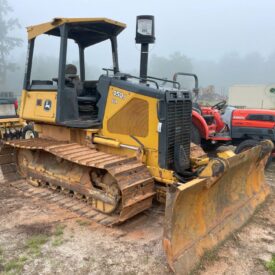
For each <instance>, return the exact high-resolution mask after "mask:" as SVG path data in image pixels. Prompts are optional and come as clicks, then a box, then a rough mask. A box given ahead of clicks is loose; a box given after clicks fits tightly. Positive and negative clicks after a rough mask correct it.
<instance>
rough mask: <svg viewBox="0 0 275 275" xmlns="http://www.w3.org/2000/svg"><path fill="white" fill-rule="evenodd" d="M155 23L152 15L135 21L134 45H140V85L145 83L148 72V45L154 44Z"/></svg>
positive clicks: (139, 17)
mask: <svg viewBox="0 0 275 275" xmlns="http://www.w3.org/2000/svg"><path fill="white" fill-rule="evenodd" d="M155 39H156V38H155V21H154V16H153V15H139V16H137V21H136V44H141V53H140V71H139V77H140V78H141V79H140V82H141V83H145V82H146V78H147V70H148V54H149V44H153V43H155Z"/></svg>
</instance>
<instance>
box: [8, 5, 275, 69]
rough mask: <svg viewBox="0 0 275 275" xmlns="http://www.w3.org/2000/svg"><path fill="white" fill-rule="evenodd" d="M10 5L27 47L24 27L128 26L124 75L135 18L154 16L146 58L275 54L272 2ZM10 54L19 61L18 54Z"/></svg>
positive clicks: (122, 47) (133, 60)
mask: <svg viewBox="0 0 275 275" xmlns="http://www.w3.org/2000/svg"><path fill="white" fill-rule="evenodd" d="M9 3H10V5H11V6H12V7H13V9H14V12H13V16H15V17H17V18H18V20H19V22H20V24H21V26H22V28H21V29H20V30H16V31H15V33H16V34H17V35H18V36H20V37H21V38H23V39H24V40H25V41H26V30H25V28H24V27H26V26H29V25H35V24H39V23H42V22H47V21H51V19H52V18H54V17H108V18H111V19H115V20H118V21H121V22H124V23H126V24H127V29H126V30H125V31H124V32H122V34H121V35H120V36H119V40H118V41H119V57H120V64H121V65H122V66H121V67H122V68H123V69H124V70H129V69H134V68H137V67H138V66H139V50H138V46H136V45H135V41H134V38H135V18H136V16H137V15H141V14H152V15H155V21H156V44H155V45H154V46H153V47H152V48H151V52H150V54H156V55H162V56H167V55H169V54H171V53H173V52H175V51H179V52H181V53H182V54H185V55H187V56H188V57H190V58H192V59H205V60H217V59H219V58H220V57H221V56H222V55H223V54H224V53H227V52H237V53H239V54H240V55H245V54H247V53H251V52H259V53H260V54H261V55H263V56H268V55H269V54H271V53H272V52H274V50H275V35H274V32H275V19H274V18H275V16H274V15H275V1H274V0H273V1H272V0H262V1H260V0H250V1H248V0H246V1H244V0H243V1H240V0H227V1H226V0H192V1H190V0H189V1H186V0H183V1H180V0H178V1H176V0H170V1H164V0H160V1H157V0H138V1H132V0H128V1H127V0H114V1H112V0H100V1H99V0H97V1H94V0H78V1H75V0H74V1H72V0H55V1H52V0H48V1H38V0H24V1H18V0H9ZM44 49H45V48H44ZM49 51H50V49H49ZM23 52H25V49H24V51H23ZM14 54H15V55H21V54H22V49H19V50H17V52H15V53H14ZM46 54H47V53H46ZM50 54H51V52H49V55H50ZM103 58H104V57H103Z"/></svg>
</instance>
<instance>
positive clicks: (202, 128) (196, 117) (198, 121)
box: [192, 110, 209, 140]
mask: <svg viewBox="0 0 275 275" xmlns="http://www.w3.org/2000/svg"><path fill="white" fill-rule="evenodd" d="M192 123H193V125H195V126H196V127H197V128H198V130H199V132H200V135H201V137H202V138H203V139H206V140H207V139H209V129H208V125H207V123H206V122H205V120H204V118H203V117H202V116H201V115H200V114H199V113H198V112H196V111H194V110H193V111H192Z"/></svg>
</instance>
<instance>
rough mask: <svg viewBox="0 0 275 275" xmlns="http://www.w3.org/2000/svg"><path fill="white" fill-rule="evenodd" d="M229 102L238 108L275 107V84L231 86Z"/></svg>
mask: <svg viewBox="0 0 275 275" xmlns="http://www.w3.org/2000/svg"><path fill="white" fill-rule="evenodd" d="M228 104H229V105H232V106H234V107H237V108H257V109H275V84H270V85H234V86H231V87H230V88H229V93H228Z"/></svg>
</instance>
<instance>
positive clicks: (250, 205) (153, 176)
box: [0, 16, 272, 274]
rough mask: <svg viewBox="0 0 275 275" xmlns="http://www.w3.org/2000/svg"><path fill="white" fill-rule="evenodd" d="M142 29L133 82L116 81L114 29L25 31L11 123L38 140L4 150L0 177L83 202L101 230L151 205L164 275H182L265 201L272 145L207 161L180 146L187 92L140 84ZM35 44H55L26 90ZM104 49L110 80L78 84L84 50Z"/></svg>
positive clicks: (69, 25) (95, 25) (186, 129)
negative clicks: (27, 124) (47, 68)
mask: <svg viewBox="0 0 275 275" xmlns="http://www.w3.org/2000/svg"><path fill="white" fill-rule="evenodd" d="M151 19H152V18H151V17H148V16H147V17H140V18H138V22H137V23H138V24H137V33H138V36H137V41H140V42H141V44H142V49H143V50H142V57H141V75H140V77H133V76H130V75H128V74H123V73H120V72H119V65H118V52H117V36H118V34H119V33H120V32H121V31H122V30H123V29H124V28H125V27H126V26H125V25H124V24H122V23H119V22H117V21H113V20H109V19H105V18H83V19H80V18H71V19H67V18H56V19H54V20H53V21H52V22H49V23H45V24H41V25H37V26H32V27H29V28H28V45H29V47H28V57H27V66H26V73H25V80H24V87H23V91H22V103H21V104H22V105H21V109H20V117H21V118H23V119H26V120H31V121H34V122H35V130H36V131H37V132H38V136H39V137H38V138H34V139H32V140H16V141H6V142H5V146H4V147H3V149H2V152H1V154H2V155H1V156H0V157H1V160H2V159H5V162H4V164H3V165H2V170H3V167H4V166H7V165H9V167H11V169H9V170H7V169H6V170H5V171H8V172H4V176H5V180H6V181H10V180H14V171H15V169H16V167H18V173H19V174H20V176H21V177H23V178H25V179H26V180H28V182H30V183H31V184H34V185H39V186H45V187H51V188H52V189H55V192H56V190H59V191H60V192H66V193H69V194H71V196H74V197H75V198H76V199H77V198H81V199H82V200H85V201H86V202H87V204H88V205H90V206H91V207H93V208H94V209H96V210H98V211H100V212H101V213H102V214H104V215H105V218H104V219H105V220H106V223H105V224H107V225H114V224H119V223H122V222H124V221H126V220H128V219H130V218H133V217H134V216H135V215H137V214H138V213H140V212H142V211H144V210H146V209H148V208H150V207H151V205H152V201H153V198H156V199H157V200H159V201H161V202H164V203H166V210H165V219H164V237H163V245H164V250H165V253H166V255H167V259H168V263H169V265H170V267H171V268H172V269H173V270H174V271H176V272H178V273H181V274H183V273H186V272H188V271H190V270H191V269H192V268H193V267H194V265H195V264H196V263H197V262H198V260H199V259H200V257H201V256H202V255H203V254H204V252H205V251H206V250H208V249H211V248H212V247H213V246H215V245H216V244H218V243H219V242H220V241H222V240H224V239H225V237H226V236H228V234H230V233H231V232H232V231H233V230H235V229H237V228H239V227H240V226H241V225H242V224H243V223H244V222H245V221H246V220H247V219H248V218H249V217H250V216H251V214H252V213H253V211H254V209H255V208H256V207H257V205H259V204H260V203H261V202H263V201H264V200H265V198H266V196H267V194H268V192H269V189H268V186H267V185H266V183H265V180H264V174H263V173H264V165H265V161H266V159H267V157H268V155H269V154H270V152H271V149H272V144H271V143H270V142H268V141H265V142H262V143H261V144H260V145H259V146H257V147H255V148H253V149H251V150H249V151H246V152H244V153H241V154H239V155H234V153H233V152H231V151H224V152H221V153H219V154H218V155H217V157H215V158H212V159H211V158H208V157H207V156H205V154H204V153H203V152H202V150H201V149H200V148H199V147H197V146H194V145H192V146H191V145H190V131H191V112H192V100H191V93H190V91H187V90H184V89H181V87H180V84H179V83H174V82H173V81H170V83H171V84H172V85H173V86H176V88H159V85H158V79H156V78H150V77H148V76H147V75H146V74H147V70H146V69H147V58H148V56H147V55H146V49H147V52H148V43H150V41H152V40H154V31H153V27H154V24H153V21H150V20H151ZM148 28H151V29H149V30H148ZM45 34H46V35H51V36H56V37H59V38H60V53H59V68H58V75H57V76H53V79H52V80H31V72H32V59H33V52H34V44H35V40H36V38H37V37H38V36H41V35H45ZM69 39H72V40H74V41H75V42H76V43H77V45H78V46H79V64H80V76H78V75H77V70H76V67H75V66H73V65H66V57H67V41H68V40H69ZM106 40H108V41H110V44H111V49H112V58H113V60H112V62H113V67H112V70H107V73H106V74H104V75H102V76H101V77H100V78H99V79H98V80H86V78H85V61H84V56H85V49H86V48H88V47H92V46H93V45H96V44H98V43H101V42H103V41H106ZM86 62H88V60H87V61H86ZM165 81H166V82H167V80H165ZM168 82H169V81H168ZM11 152H12V153H11ZM7 159H9V160H10V162H9V163H8V164H7ZM2 163H3V162H2Z"/></svg>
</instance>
